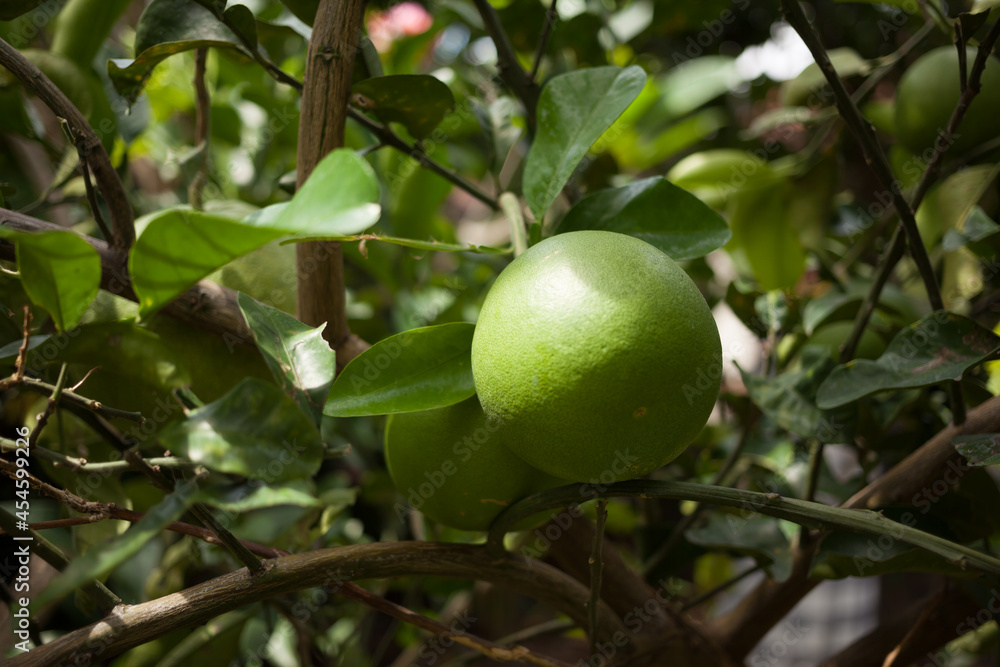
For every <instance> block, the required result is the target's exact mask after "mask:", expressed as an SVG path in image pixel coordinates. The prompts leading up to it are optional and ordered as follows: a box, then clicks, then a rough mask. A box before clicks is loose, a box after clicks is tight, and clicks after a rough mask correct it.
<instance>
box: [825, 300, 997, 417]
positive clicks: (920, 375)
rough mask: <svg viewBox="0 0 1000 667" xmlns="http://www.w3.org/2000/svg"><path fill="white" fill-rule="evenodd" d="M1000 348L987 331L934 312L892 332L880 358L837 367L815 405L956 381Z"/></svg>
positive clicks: (841, 403)
mask: <svg viewBox="0 0 1000 667" xmlns="http://www.w3.org/2000/svg"><path fill="white" fill-rule="evenodd" d="M998 349H1000V337H998V336H997V335H996V334H994V333H993V332H992V331H990V330H989V329H984V328H983V327H981V326H979V325H978V324H976V323H975V322H973V321H972V320H970V319H967V318H965V317H962V316H961V315H956V314H954V313H949V312H946V311H937V312H935V313H931V314H930V315H928V316H927V317H925V318H923V319H922V320H920V321H919V322H914V323H913V324H911V325H910V326H908V327H906V328H905V329H903V330H902V331H900V332H899V333H898V334H896V336H895V337H894V338H893V339H892V342H890V343H889V347H888V348H887V349H886V351H885V353H884V354H882V356H881V357H879V358H878V359H876V360H874V361H869V360H867V359H855V360H853V361H850V362H848V363H847V364H845V365H843V366H839V367H837V368H835V369H834V370H833V372H831V373H830V375H829V376H828V377H827V378H826V380H825V381H824V382H823V384H822V386H820V388H819V392H818V393H817V396H816V397H817V403H818V405H819V407H820V408H824V409H827V408H835V407H837V406H840V405H846V404H847V403H850V402H852V401H856V400H858V399H859V398H864V397H865V396H871V395H872V394H874V393H877V392H880V391H885V390H887V389H908V388H912V387H925V386H927V385H931V384H937V383H939V382H945V381H947V380H956V379H959V378H961V377H962V374H963V373H965V371H967V370H968V369H970V368H972V367H973V366H975V365H977V364H979V363H980V362H982V361H984V360H985V359H987V358H988V357H990V356H991V355H992V354H993V353H995V352H996V351H997V350H998Z"/></svg>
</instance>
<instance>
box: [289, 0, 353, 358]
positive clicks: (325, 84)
mask: <svg viewBox="0 0 1000 667" xmlns="http://www.w3.org/2000/svg"><path fill="white" fill-rule="evenodd" d="M364 7H365V1H364V0H342V1H341V0H320V3H319V7H318V9H317V10H316V21H315V23H314V25H313V32H312V37H311V38H310V40H309V50H308V54H307V56H306V72H305V80H304V81H303V82H302V115H301V117H300V121H299V156H298V165H297V180H298V183H297V185H298V187H302V184H303V183H305V181H306V179H307V178H309V175H310V174H311V173H312V171H313V169H314V168H315V167H316V165H317V164H318V163H319V161H320V160H322V159H323V157H325V156H326V155H327V154H328V153H329V152H330V151H333V150H335V149H337V148H342V147H343V145H344V125H345V123H346V121H347V109H348V100H349V99H350V96H351V94H350V93H351V74H352V72H353V68H354V57H355V54H356V53H357V51H358V42H359V39H360V36H361V25H362V19H363V17H364ZM295 256H296V261H297V263H298V266H299V267H300V270H299V271H298V317H299V319H300V320H302V321H303V322H305V323H306V324H308V325H310V326H319V325H320V324H322V323H324V322H326V323H327V326H326V328H325V329H324V330H323V337H324V338H326V340H327V341H328V342H329V343H330V346H331V347H333V348H334V349H336V350H338V351H339V349H340V348H342V347H344V346H345V345H348V344H350V343H351V341H352V336H351V330H350V328H349V327H348V324H347V310H346V308H347V293H346V291H345V286H344V258H343V253H342V251H341V246H340V243H337V242H333V241H310V242H307V243H298V244H296V248H295ZM302 267H314V268H312V270H303V269H302ZM337 356H338V359H337V362H338V366H341V363H340V362H341V360H340V358H339V357H340V355H339V354H338V355H337Z"/></svg>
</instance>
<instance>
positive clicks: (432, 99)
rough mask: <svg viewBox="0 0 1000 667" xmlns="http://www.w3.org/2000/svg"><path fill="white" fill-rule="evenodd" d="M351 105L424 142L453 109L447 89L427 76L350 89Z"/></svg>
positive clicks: (377, 80) (378, 80) (395, 77)
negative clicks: (353, 104) (395, 124)
mask: <svg viewBox="0 0 1000 667" xmlns="http://www.w3.org/2000/svg"><path fill="white" fill-rule="evenodd" d="M351 95H352V99H353V101H354V103H355V104H356V105H357V106H359V107H361V108H362V109H364V110H365V111H368V112H370V113H372V114H374V115H375V117H376V118H378V119H379V120H381V121H382V122H383V123H399V124H401V125H402V126H403V127H405V128H406V130H407V131H408V132H409V133H410V134H411V135H413V137H414V138H415V139H426V138H427V137H428V136H430V133H431V132H433V131H434V128H436V127H437V126H438V125H440V124H441V121H442V120H444V119H445V116H447V115H448V114H449V113H451V111H452V109H454V108H455V97H454V95H452V93H451V89H450V88H448V86H447V85H446V84H445V83H444V82H443V81H441V80H440V79H438V78H437V77H434V76H431V75H429V74H390V75H388V76H376V77H372V78H370V79H365V80H363V81H359V82H358V83H356V84H354V85H353V86H351Z"/></svg>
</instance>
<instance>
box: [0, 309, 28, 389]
mask: <svg viewBox="0 0 1000 667" xmlns="http://www.w3.org/2000/svg"><path fill="white" fill-rule="evenodd" d="M22 312H23V313H24V322H23V323H22V324H23V331H22V332H21V347H19V348H17V359H16V360H15V361H14V375H13V376H11V380H13V381H14V382H23V381H24V371H25V369H26V368H27V366H28V345H29V344H30V343H31V319H32V317H31V308H30V307H29V306H28V304H25V305H24V309H23V311H22ZM3 389H4V387H3V385H2V384H0V391H3Z"/></svg>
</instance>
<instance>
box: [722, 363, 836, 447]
mask: <svg viewBox="0 0 1000 667" xmlns="http://www.w3.org/2000/svg"><path fill="white" fill-rule="evenodd" d="M800 358H801V364H800V366H799V367H798V368H793V369H789V370H786V371H785V372H783V373H782V374H781V375H777V376H774V377H771V376H761V375H751V374H750V373H747V372H745V371H743V370H742V369H741V370H740V372H741V373H742V374H743V382H744V384H746V387H747V392H748V393H749V394H750V399H751V400H752V401H753V402H754V403H755V404H757V406H758V407H759V408H760V409H761V410H762V411H763V412H764V414H766V415H767V416H768V417H770V418H771V419H773V420H774V421H775V422H777V423H778V424H779V425H780V426H781V427H782V428H785V429H787V430H788V431H790V432H792V433H794V434H796V435H799V436H801V437H803V438H815V439H817V440H819V441H820V442H845V441H848V440H849V439H850V432H851V430H852V429H853V426H854V410H853V409H851V408H847V409H840V410H822V409H820V408H819V407H817V406H816V391H817V389H818V388H819V386H820V384H821V383H822V382H823V380H824V379H825V378H826V377H827V375H828V374H829V373H830V371H831V369H833V367H834V362H833V359H832V358H831V357H830V351H829V350H827V349H825V348H823V347H819V346H815V345H807V346H806V347H805V348H803V349H802V353H801V357H800Z"/></svg>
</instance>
